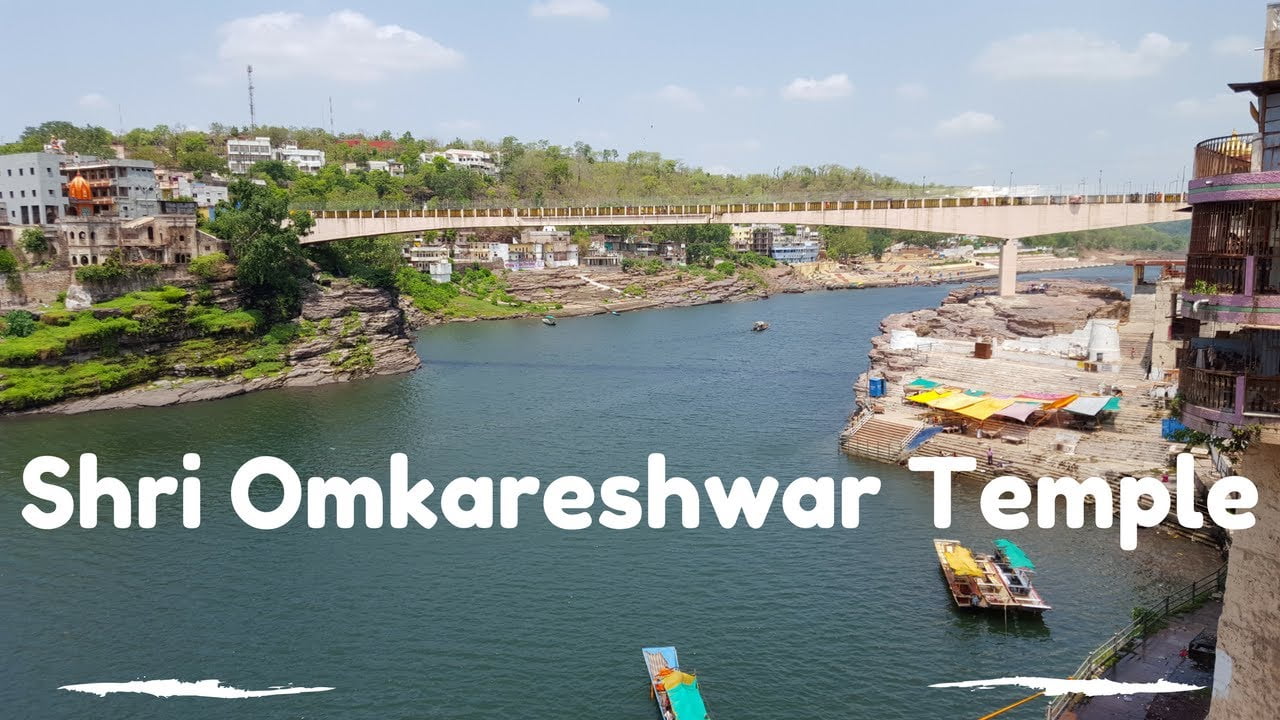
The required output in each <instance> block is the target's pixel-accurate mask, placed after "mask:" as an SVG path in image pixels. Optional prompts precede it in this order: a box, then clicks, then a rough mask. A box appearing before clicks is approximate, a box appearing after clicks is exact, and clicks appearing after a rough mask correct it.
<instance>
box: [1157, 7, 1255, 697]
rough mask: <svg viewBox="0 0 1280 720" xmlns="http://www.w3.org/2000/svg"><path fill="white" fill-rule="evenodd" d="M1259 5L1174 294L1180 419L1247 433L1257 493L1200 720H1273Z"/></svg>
mask: <svg viewBox="0 0 1280 720" xmlns="http://www.w3.org/2000/svg"><path fill="white" fill-rule="evenodd" d="M1266 12H1267V18H1266V31H1265V32H1266V35H1265V42H1264V48H1263V79H1262V80H1261V81H1260V82H1250V83H1235V84H1231V85H1229V87H1230V88H1231V89H1232V90H1234V91H1235V92H1237V93H1242V94H1245V95H1251V96H1252V99H1253V103H1254V106H1253V107H1252V108H1250V107H1249V104H1247V103H1246V102H1245V101H1244V99H1243V98H1242V100H1241V102H1240V122H1241V123H1242V124H1243V123H1250V124H1253V125H1255V126H1256V128H1257V132H1255V133H1247V134H1245V133H1232V134H1230V135H1224V136H1222V137H1218V138H1214V139H1211V140H1206V141H1204V142H1201V143H1200V144H1199V145H1197V146H1196V148H1195V162H1194V173H1193V177H1192V180H1191V183H1190V185H1189V187H1188V202H1189V203H1190V204H1191V210H1192V214H1191V243H1190V247H1189V249H1188V253H1187V264H1186V278H1185V280H1184V283H1183V287H1182V291H1181V293H1180V297H1179V305H1180V312H1179V313H1178V314H1179V315H1180V316H1181V318H1183V319H1184V322H1185V324H1186V325H1187V327H1186V330H1187V331H1188V335H1189V336H1190V337H1189V339H1188V341H1187V342H1186V344H1185V346H1184V347H1183V348H1181V352H1180V357H1179V361H1178V373H1179V382H1178V391H1179V395H1180V396H1181V408H1182V410H1181V416H1182V422H1183V423H1184V424H1185V425H1187V426H1188V427H1190V428H1192V429H1194V430H1198V431H1201V432H1205V433H1208V434H1210V435H1213V436H1217V437H1224V438H1225V437H1235V438H1236V439H1239V438H1246V439H1249V440H1250V444H1249V447H1248V449H1247V450H1246V451H1245V452H1244V453H1243V454H1242V455H1241V458H1240V461H1239V462H1238V463H1237V464H1236V466H1235V467H1234V468H1233V470H1234V471H1235V473H1236V474H1238V475H1243V476H1245V477H1247V478H1249V479H1250V480H1252V481H1253V483H1254V484H1255V486H1256V487H1257V489H1258V502H1257V504H1256V506H1255V507H1253V508H1252V512H1253V515H1254V518H1255V522H1256V524H1255V525H1254V526H1253V527H1252V528H1249V529H1247V530H1239V531H1235V532H1234V533H1233V534H1232V538H1231V541H1232V542H1231V552H1230V561H1229V565H1230V569H1229V571H1228V575H1227V589H1226V594H1225V596H1224V599H1223V609H1222V615H1221V617H1220V619H1219V621H1218V642H1217V650H1216V660H1215V664H1214V680H1213V695H1212V700H1211V707H1210V710H1209V719H1210V720H1228V719H1230V720H1263V718H1274V717H1278V716H1280V682H1278V681H1277V680H1278V679H1280V669H1278V668H1280V598H1278V596H1277V593H1276V588H1277V587H1280V541H1278V539H1280V3H1273V4H1270V5H1268V7H1267V11H1266ZM1248 110H1252V111H1253V112H1252V113H1248ZM1247 113H1248V114H1247ZM1250 115H1252V119H1251V118H1250Z"/></svg>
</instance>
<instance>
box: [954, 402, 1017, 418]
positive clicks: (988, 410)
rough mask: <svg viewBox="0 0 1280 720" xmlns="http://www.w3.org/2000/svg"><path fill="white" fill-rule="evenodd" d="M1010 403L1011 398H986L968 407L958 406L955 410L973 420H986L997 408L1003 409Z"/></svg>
mask: <svg viewBox="0 0 1280 720" xmlns="http://www.w3.org/2000/svg"><path fill="white" fill-rule="evenodd" d="M1012 404H1013V400H1012V399H1010V398H988V399H986V400H981V401H979V402H976V403H974V404H972V405H970V406H968V407H964V408H960V409H959V410H957V411H956V412H958V413H960V414H961V415H964V416H965V417H971V418H973V419H975V420H986V419H987V418H989V417H991V416H992V415H994V414H996V411H997V410H1003V409H1005V408H1007V407H1009V406H1010V405H1012Z"/></svg>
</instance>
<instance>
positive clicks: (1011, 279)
mask: <svg viewBox="0 0 1280 720" xmlns="http://www.w3.org/2000/svg"><path fill="white" fill-rule="evenodd" d="M1016 294H1018V241H1017V240H1013V239H1009V240H1005V241H1004V245H1002V246H1000V295H1001V296H1005V297H1008V296H1010V295H1016Z"/></svg>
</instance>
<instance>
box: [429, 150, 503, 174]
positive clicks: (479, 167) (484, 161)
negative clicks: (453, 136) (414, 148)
mask: <svg viewBox="0 0 1280 720" xmlns="http://www.w3.org/2000/svg"><path fill="white" fill-rule="evenodd" d="M437 157H442V158H444V159H445V160H447V161H448V162H449V163H450V164H453V165H460V166H462V167H465V168H469V169H471V170H475V171H477V172H482V173H484V174H486V175H496V174H497V173H498V164H497V163H496V162H494V160H493V155H491V154H489V153H487V152H484V151H481V150H463V149H461V148H449V149H448V150H443V151H440V152H433V153H422V154H421V155H419V156H418V159H419V160H421V161H422V162H431V161H432V160H434V159H435V158H437Z"/></svg>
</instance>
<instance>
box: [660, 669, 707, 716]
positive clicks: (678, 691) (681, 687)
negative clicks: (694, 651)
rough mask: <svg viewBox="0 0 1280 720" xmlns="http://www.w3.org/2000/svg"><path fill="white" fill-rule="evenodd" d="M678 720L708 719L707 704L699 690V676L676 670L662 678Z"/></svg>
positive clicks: (672, 709) (672, 710)
mask: <svg viewBox="0 0 1280 720" xmlns="http://www.w3.org/2000/svg"><path fill="white" fill-rule="evenodd" d="M662 684H663V687H665V688H666V690H667V700H669V701H670V702H671V712H672V713H673V714H675V716H676V720H706V719H707V706H706V704H704V703H703V702H702V693H701V691H699V690H698V678H696V677H694V676H692V675H690V674H688V673H683V672H680V671H679V670H676V671H674V672H672V673H671V674H670V675H667V676H666V677H664V678H662Z"/></svg>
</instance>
